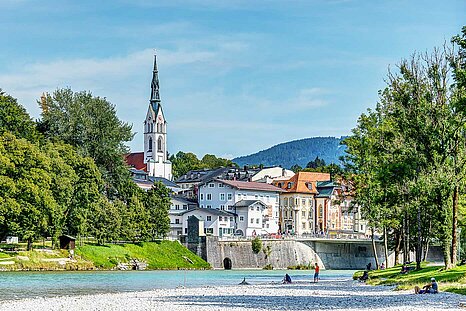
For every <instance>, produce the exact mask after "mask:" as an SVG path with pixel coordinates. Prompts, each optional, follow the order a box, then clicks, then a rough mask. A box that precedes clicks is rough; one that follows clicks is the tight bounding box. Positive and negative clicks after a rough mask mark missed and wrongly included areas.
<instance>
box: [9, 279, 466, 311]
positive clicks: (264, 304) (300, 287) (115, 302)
mask: <svg viewBox="0 0 466 311" xmlns="http://www.w3.org/2000/svg"><path fill="white" fill-rule="evenodd" d="M463 297H464V296H460V295H456V294H451V293H439V294H436V295H414V293H413V291H394V290H393V287H387V286H369V285H365V284H362V283H359V282H355V281H349V280H329V281H325V280H321V282H319V283H317V284H314V283H309V282H298V283H293V284H261V285H237V286H226V287H209V286H207V287H202V288H176V289H159V290H153V291H144V292H127V293H113V294H97V295H82V296H64V297H54V298H28V299H22V300H10V301H2V302H0V310H1V311H3V310H5V311H6V310H24V311H26V310H31V311H35V310H37V311H45V310H57V311H58V310H64V311H65V310H66V311H68V310H86V311H87V310H89V311H90V310H92V311H97V310H99V311H100V310H104V311H105V310H109V311H110V310H111V311H118V310H125V311H133V310H134V311H136V310H138V311H140V310H156V311H157V310H161V311H162V310H163V311H166V310H168V311H178V310H179V311H182V310H183V311H195V310H196V311H197V310H199V311H200V310H202V311H213V310H229V311H230V310H234V311H240V310H241V311H244V310H249V311H251V310H293V311H297V310H393V311H395V310H400V311H401V310H403V311H404V310H419V311H421V310H422V311H424V310H435V311H440V310H461V309H463V308H462V307H461V306H462V302H463V301H465V300H466V299H463ZM464 310H466V309H464Z"/></svg>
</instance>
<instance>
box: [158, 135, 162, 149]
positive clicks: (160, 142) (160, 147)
mask: <svg viewBox="0 0 466 311" xmlns="http://www.w3.org/2000/svg"><path fill="white" fill-rule="evenodd" d="M162 146H163V138H162V136H160V137H159V139H158V140H157V151H158V152H163V148H162Z"/></svg>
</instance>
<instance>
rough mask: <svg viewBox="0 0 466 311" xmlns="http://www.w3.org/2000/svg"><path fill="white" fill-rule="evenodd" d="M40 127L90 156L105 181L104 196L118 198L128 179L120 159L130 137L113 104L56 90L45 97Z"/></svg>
mask: <svg viewBox="0 0 466 311" xmlns="http://www.w3.org/2000/svg"><path fill="white" fill-rule="evenodd" d="M45 106H46V109H44V110H43V111H42V120H41V123H42V125H41V128H42V129H43V130H44V134H45V136H46V137H47V138H50V139H58V140H61V141H63V142H65V143H67V144H70V145H72V146H74V147H75V148H77V150H78V151H79V152H80V154H81V155H83V156H88V157H91V158H92V159H93V160H94V162H95V163H96V164H97V166H98V167H99V169H100V171H101V173H102V176H103V178H104V180H105V181H106V183H107V188H106V191H107V195H108V196H109V197H110V198H116V197H118V198H121V195H120V193H121V192H123V191H124V187H125V185H127V184H128V180H129V179H130V176H129V173H128V171H127V169H126V164H125V162H124V159H123V154H124V153H126V152H127V151H128V148H127V147H126V146H125V143H126V142H129V141H130V140H131V139H132V138H133V133H132V132H131V125H129V124H127V123H125V122H122V121H121V120H119V119H118V117H117V115H116V110H115V106H114V105H112V104H111V103H110V102H109V101H107V100H106V99H105V98H101V97H94V96H93V95H92V93H90V92H86V91H82V92H73V91H72V90H71V89H58V90H56V91H55V92H54V93H53V95H47V97H46V99H45Z"/></svg>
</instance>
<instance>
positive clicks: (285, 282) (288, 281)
mask: <svg viewBox="0 0 466 311" xmlns="http://www.w3.org/2000/svg"><path fill="white" fill-rule="evenodd" d="M283 284H291V276H290V275H289V274H288V273H287V274H285V277H284V278H283Z"/></svg>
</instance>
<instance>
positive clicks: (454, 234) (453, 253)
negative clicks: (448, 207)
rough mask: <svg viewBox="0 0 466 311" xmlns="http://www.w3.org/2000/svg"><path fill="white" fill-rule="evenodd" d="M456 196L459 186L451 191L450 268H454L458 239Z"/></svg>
mask: <svg viewBox="0 0 466 311" xmlns="http://www.w3.org/2000/svg"><path fill="white" fill-rule="evenodd" d="M458 195H459V186H458V184H456V185H455V190H454V191H453V213H452V214H453V215H452V216H453V218H452V220H453V221H452V232H451V255H450V260H451V266H452V267H455V266H456V253H457V249H458V239H457V232H456V229H457V226H458Z"/></svg>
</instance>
